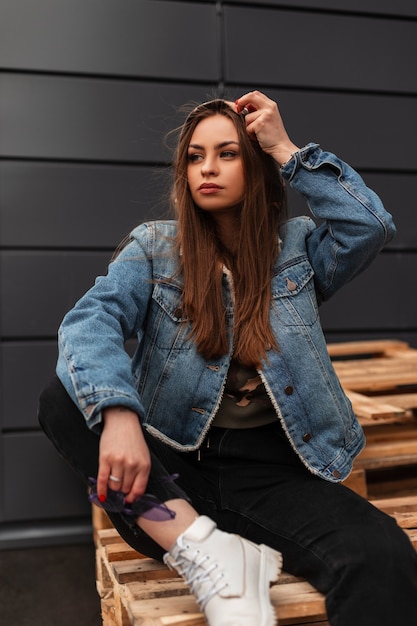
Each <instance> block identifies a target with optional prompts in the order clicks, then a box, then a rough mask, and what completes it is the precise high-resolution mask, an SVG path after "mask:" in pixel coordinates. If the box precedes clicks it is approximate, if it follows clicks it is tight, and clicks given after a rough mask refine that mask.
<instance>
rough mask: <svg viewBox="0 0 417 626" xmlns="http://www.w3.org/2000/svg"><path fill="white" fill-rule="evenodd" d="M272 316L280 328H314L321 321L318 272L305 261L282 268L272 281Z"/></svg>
mask: <svg viewBox="0 0 417 626" xmlns="http://www.w3.org/2000/svg"><path fill="white" fill-rule="evenodd" d="M272 313H273V315H274V316H276V319H275V320H274V322H275V323H277V324H278V327H280V326H312V325H313V324H315V322H316V321H317V319H318V304H317V298H316V292H315V289H314V271H313V268H312V267H311V265H310V263H309V262H308V260H306V259H303V260H301V261H296V262H294V263H293V264H287V265H286V266H285V267H283V268H281V270H280V271H279V273H278V274H276V275H275V276H274V278H273V280H272Z"/></svg>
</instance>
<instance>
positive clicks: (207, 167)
mask: <svg viewBox="0 0 417 626" xmlns="http://www.w3.org/2000/svg"><path fill="white" fill-rule="evenodd" d="M217 172H218V167H217V164H216V161H215V159H214V158H210V157H206V158H205V159H204V161H203V163H202V165H201V173H202V174H203V175H204V176H208V175H210V174H212V175H215V174H217Z"/></svg>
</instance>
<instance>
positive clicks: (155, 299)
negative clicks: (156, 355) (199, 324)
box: [144, 284, 193, 351]
mask: <svg viewBox="0 0 417 626" xmlns="http://www.w3.org/2000/svg"><path fill="white" fill-rule="evenodd" d="M181 298H182V291H181V289H180V288H179V287H178V286H176V285H174V284H169V285H167V284H156V285H155V287H154V290H153V293H152V302H151V306H150V310H149V313H148V316H147V322H146V325H145V328H144V332H145V334H146V335H147V336H148V338H149V339H150V341H151V342H152V344H153V345H155V346H156V347H157V348H159V349H161V350H169V351H172V350H189V349H190V348H191V346H192V345H193V344H192V341H190V340H189V339H188V338H187V337H188V335H189V333H190V324H189V323H186V322H187V320H186V318H185V317H184V314H183V310H182V299H181Z"/></svg>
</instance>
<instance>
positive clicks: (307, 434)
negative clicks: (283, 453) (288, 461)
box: [303, 433, 313, 443]
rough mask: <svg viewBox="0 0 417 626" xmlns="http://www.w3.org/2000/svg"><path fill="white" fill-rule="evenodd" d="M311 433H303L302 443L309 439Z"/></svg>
mask: <svg viewBox="0 0 417 626" xmlns="http://www.w3.org/2000/svg"><path fill="white" fill-rule="evenodd" d="M312 436H313V435H312V434H311V433H306V434H305V435H303V441H304V443H308V442H309V441H310V439H311V438H312Z"/></svg>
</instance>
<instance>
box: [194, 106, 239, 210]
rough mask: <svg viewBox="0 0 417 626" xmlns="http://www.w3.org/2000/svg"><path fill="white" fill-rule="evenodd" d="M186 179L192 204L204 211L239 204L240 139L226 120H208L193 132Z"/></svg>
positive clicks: (229, 121) (214, 116)
mask: <svg viewBox="0 0 417 626" xmlns="http://www.w3.org/2000/svg"><path fill="white" fill-rule="evenodd" d="M187 179H188V186H189V189H190V193H191V196H192V198H193V200H194V202H195V204H196V205H197V206H198V207H200V209H203V210H204V211H213V212H221V211H225V210H226V211H227V210H228V209H231V208H235V207H236V205H238V204H239V203H240V202H241V201H242V199H243V195H244V192H245V180H244V175H243V166H242V159H241V154H240V146H239V138H238V133H237V130H236V128H235V126H234V124H233V122H232V120H230V119H229V118H228V117H225V116H224V115H221V114H218V115H213V116H210V117H207V118H205V119H203V120H202V121H201V122H199V123H198V125H197V126H196V128H195V129H194V132H193V135H192V137H191V140H190V144H189V146H188V165H187Z"/></svg>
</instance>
